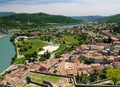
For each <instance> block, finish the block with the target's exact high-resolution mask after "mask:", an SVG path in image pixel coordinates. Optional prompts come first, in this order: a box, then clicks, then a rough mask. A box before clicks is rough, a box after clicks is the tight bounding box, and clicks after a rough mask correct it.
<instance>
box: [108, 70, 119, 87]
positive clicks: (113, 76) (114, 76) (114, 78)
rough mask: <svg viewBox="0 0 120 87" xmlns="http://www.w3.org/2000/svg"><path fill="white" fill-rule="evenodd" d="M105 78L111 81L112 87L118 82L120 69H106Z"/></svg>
mask: <svg viewBox="0 0 120 87" xmlns="http://www.w3.org/2000/svg"><path fill="white" fill-rule="evenodd" d="M107 77H108V78H110V79H111V80H112V81H113V83H114V85H116V83H117V82H118V81H120V69H113V68H111V69H108V70H107Z"/></svg>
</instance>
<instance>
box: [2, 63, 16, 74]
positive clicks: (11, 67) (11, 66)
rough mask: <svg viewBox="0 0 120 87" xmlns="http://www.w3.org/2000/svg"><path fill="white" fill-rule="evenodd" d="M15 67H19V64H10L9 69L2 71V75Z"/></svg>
mask: <svg viewBox="0 0 120 87" xmlns="http://www.w3.org/2000/svg"><path fill="white" fill-rule="evenodd" d="M13 69H17V65H10V66H9V67H8V68H7V69H5V70H4V71H3V72H2V73H0V75H3V74H5V73H6V72H8V71H11V70H13Z"/></svg>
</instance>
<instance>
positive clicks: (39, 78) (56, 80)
mask: <svg viewBox="0 0 120 87" xmlns="http://www.w3.org/2000/svg"><path fill="white" fill-rule="evenodd" d="M27 76H30V77H31V79H32V80H33V81H36V82H38V83H42V82H43V80H46V81H50V82H52V83H53V84H55V85H56V86H57V87H59V85H62V87H74V82H73V83H69V82H68V78H65V77H60V76H52V75H45V74H38V73H32V72H30V73H28V75H27ZM25 77H26V76H25ZM25 82H26V81H25V78H24V79H23V80H21V81H20V82H19V83H18V85H17V86H16V87H20V86H21V84H25ZM25 87H32V84H29V85H26V86H25ZM33 87H37V86H33Z"/></svg>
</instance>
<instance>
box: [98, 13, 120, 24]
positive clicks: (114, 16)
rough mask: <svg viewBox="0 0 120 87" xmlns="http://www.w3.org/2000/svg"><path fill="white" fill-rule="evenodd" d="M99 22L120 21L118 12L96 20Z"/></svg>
mask: <svg viewBox="0 0 120 87" xmlns="http://www.w3.org/2000/svg"><path fill="white" fill-rule="evenodd" d="M98 21H99V22H107V23H120V14H117V15H112V16H108V17H104V18H101V19H99V20H98Z"/></svg>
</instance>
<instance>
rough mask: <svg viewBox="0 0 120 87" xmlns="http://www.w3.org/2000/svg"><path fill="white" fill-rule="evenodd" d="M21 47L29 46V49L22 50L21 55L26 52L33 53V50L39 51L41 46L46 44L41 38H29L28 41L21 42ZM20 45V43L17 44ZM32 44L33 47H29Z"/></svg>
mask: <svg viewBox="0 0 120 87" xmlns="http://www.w3.org/2000/svg"><path fill="white" fill-rule="evenodd" d="M19 44H20V46H21V47H20V48H21V49H22V48H27V51H23V52H20V54H21V55H26V54H32V53H33V52H35V51H36V52H38V51H39V49H40V48H42V47H43V46H45V45H46V44H45V43H44V42H43V41H41V40H39V39H33V40H27V41H24V42H23V41H21V42H19ZM17 46H18V45H17ZM30 46H32V48H29V47H30Z"/></svg>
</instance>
